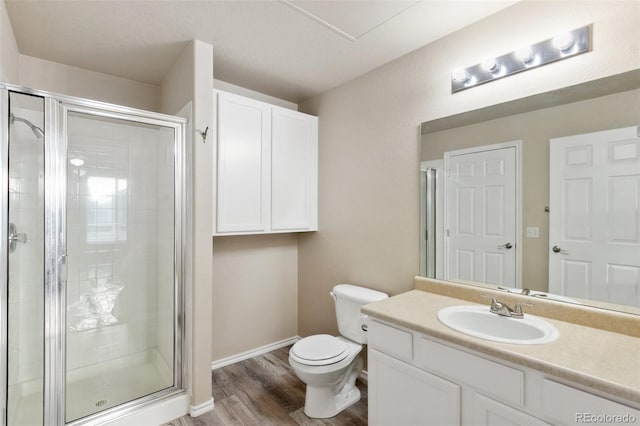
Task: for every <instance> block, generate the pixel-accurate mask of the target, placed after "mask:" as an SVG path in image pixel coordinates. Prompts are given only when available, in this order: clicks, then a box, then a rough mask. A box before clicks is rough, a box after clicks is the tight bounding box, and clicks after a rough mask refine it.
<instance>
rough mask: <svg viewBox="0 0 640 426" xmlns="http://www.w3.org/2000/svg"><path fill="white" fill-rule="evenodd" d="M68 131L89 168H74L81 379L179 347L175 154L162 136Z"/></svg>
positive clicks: (72, 242)
mask: <svg viewBox="0 0 640 426" xmlns="http://www.w3.org/2000/svg"><path fill="white" fill-rule="evenodd" d="M72 120H73V121H72ZM69 131H70V134H69V148H68V150H69V155H68V157H69V160H73V159H79V160H82V161H83V164H82V165H80V166H73V165H72V164H71V163H70V164H68V186H67V188H68V194H67V215H68V216H67V224H68V229H67V253H68V255H69V274H68V282H67V306H68V309H67V342H68V343H67V348H68V351H67V368H68V370H72V369H75V368H79V367H83V366H87V365H91V364H95V363H98V362H100V361H105V360H112V359H116V358H120V357H123V356H127V355H133V354H139V353H144V352H145V351H148V350H151V349H155V348H156V347H157V346H158V344H159V343H160V342H159V340H161V339H159V338H158V335H167V334H170V335H171V336H170V337H168V340H170V341H171V343H172V335H173V333H172V331H173V329H172V328H170V329H167V328H166V327H167V326H172V318H173V311H172V307H173V279H172V278H173V197H170V198H171V199H170V200H167V199H166V198H167V191H169V190H170V192H171V195H172V194H173V155H172V151H171V152H170V154H171V155H167V152H166V151H167V147H166V145H167V144H160V143H159V141H158V132H159V131H158V130H156V129H150V128H147V127H135V126H131V125H123V124H120V123H116V122H100V123H97V122H96V121H95V120H88V119H85V118H81V117H72V118H70V125H69ZM163 131H164V130H163ZM169 136H170V138H169V140H170V141H171V142H172V141H173V135H172V134H170V135H169ZM169 145H170V146H171V148H173V145H172V144H169ZM167 162H170V165H167ZM167 167H168V168H169V178H166V177H165V179H163V178H162V177H164V176H165V175H166V171H167ZM167 209H169V210H167ZM167 211H168V212H170V214H168V213H167ZM166 248H168V249H169V250H170V251H167V249H166ZM167 276H169V281H170V287H169V288H166V285H165V283H166V281H167ZM165 316H166V318H165ZM167 318H168V319H167ZM165 322H168V323H169V325H167V324H164V323H165ZM160 327H162V328H161V329H160ZM172 356H173V353H172V352H170V353H168V354H167V359H166V361H167V363H168V365H171V362H172V361H173V357H172Z"/></svg>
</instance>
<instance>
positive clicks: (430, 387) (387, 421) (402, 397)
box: [368, 348, 460, 426]
mask: <svg viewBox="0 0 640 426" xmlns="http://www.w3.org/2000/svg"><path fill="white" fill-rule="evenodd" d="M368 354H369V357H368V359H369V367H368V372H369V423H370V424H371V425H381V426H403V425H406V426H416V425H420V426H430V425H433V426H443V425H446V426H455V425H459V424H460V386H458V385H456V384H454V383H451V382H448V381H446V380H443V379H441V378H439V377H436V376H434V375H432V374H429V373H427V372H425V371H422V370H419V369H418V368H416V367H413V366H411V365H409V364H406V363H404V362H402V361H398V360H397V359H394V358H391V357H389V356H387V355H384V354H383V353H381V352H378V351H376V350H375V349H371V348H369V352H368Z"/></svg>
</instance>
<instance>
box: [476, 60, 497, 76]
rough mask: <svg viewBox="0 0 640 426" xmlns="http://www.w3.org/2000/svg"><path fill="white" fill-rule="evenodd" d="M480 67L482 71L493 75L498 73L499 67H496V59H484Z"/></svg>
mask: <svg viewBox="0 0 640 426" xmlns="http://www.w3.org/2000/svg"><path fill="white" fill-rule="evenodd" d="M480 66H481V67H482V69H483V70H485V71H487V72H490V73H492V74H495V73H497V72H498V71H500V65H498V62H497V61H496V58H485V59H484V60H483V61H482V63H481V64H480Z"/></svg>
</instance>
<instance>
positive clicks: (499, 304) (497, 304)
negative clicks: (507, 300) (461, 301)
mask: <svg viewBox="0 0 640 426" xmlns="http://www.w3.org/2000/svg"><path fill="white" fill-rule="evenodd" d="M480 296H482V297H486V298H487V299H491V311H492V312H495V311H496V310H498V309H500V308H502V307H503V306H504V304H503V303H502V302H498V301H497V300H496V298H495V297H493V296H489V295H488V294H486V293H481V294H480Z"/></svg>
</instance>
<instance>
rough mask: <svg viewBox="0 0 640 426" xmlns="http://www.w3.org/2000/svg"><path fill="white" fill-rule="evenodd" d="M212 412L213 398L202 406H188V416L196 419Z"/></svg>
mask: <svg viewBox="0 0 640 426" xmlns="http://www.w3.org/2000/svg"><path fill="white" fill-rule="evenodd" d="M212 410H213V397H211V398H209V400H208V401H205V402H203V403H202V404H198V405H190V406H189V416H191V417H198V416H201V415H203V414H204V413H208V412H209V411H212Z"/></svg>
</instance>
